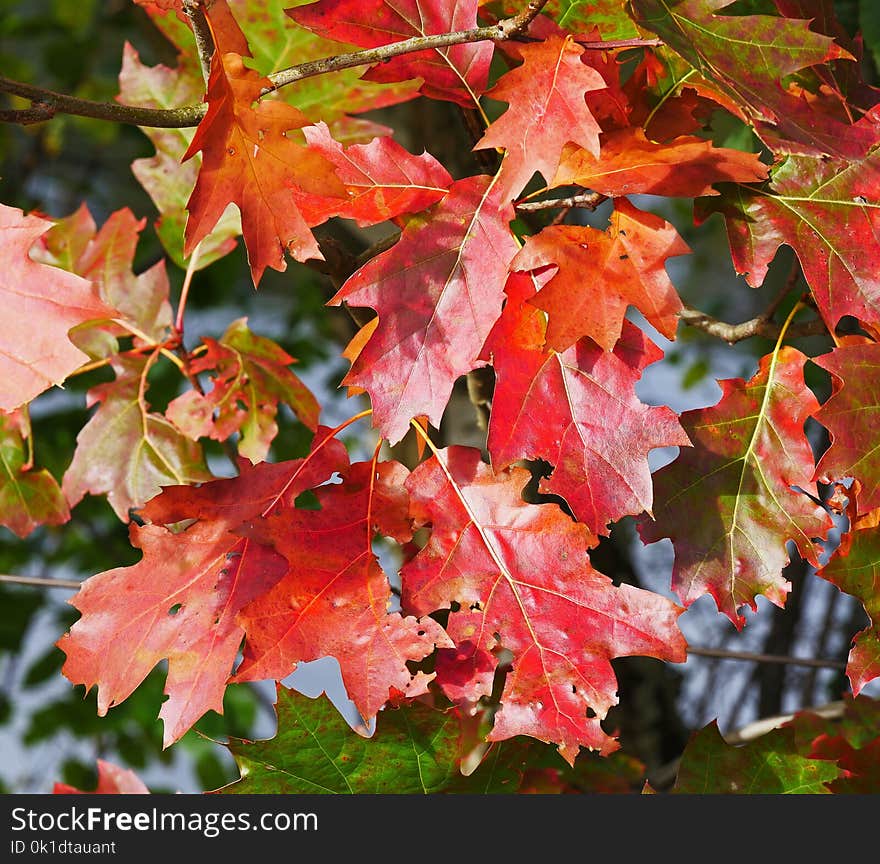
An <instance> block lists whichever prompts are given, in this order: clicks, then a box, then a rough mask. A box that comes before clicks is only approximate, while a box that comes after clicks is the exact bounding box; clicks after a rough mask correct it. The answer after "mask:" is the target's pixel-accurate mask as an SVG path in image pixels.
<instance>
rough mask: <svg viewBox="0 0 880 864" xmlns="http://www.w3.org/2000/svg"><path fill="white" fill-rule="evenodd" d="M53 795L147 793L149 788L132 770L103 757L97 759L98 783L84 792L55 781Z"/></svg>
mask: <svg viewBox="0 0 880 864" xmlns="http://www.w3.org/2000/svg"><path fill="white" fill-rule="evenodd" d="M52 794H53V795H149V794H150V790H149V789H148V788H147V787H146V785H145V784H144V781H143V780H141V778H140V777H138V776H137V774H135V773H134V771H129V770H128V769H127V768H120V767H119V766H118V765H114V764H113V763H112V762H107V761H106V760H105V759H98V785H97V786H96V787H95V788H94V789H93V790H92V791H91V792H84V791H83V790H82V789H77V788H76V787H75V786H69V785H68V784H67V783H56V784H55V786H54V788H53V789H52Z"/></svg>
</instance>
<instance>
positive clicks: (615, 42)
mask: <svg viewBox="0 0 880 864" xmlns="http://www.w3.org/2000/svg"><path fill="white" fill-rule="evenodd" d="M574 41H575V42H577V44H578V45H580V46H581V48H583V49H584V50H586V51H618V50H620V49H622V48H659V47H660V46H661V45H665V44H666V43H665V42H664V41H663V40H662V39H609V40H608V41H607V42H602V41H600V42H588V41H587V40H583V41H581V40H580V39H575V40H574Z"/></svg>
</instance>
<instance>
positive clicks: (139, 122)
mask: <svg viewBox="0 0 880 864" xmlns="http://www.w3.org/2000/svg"><path fill="white" fill-rule="evenodd" d="M0 93H11V94H12V95H13V96H21V97H22V98H23V99H30V100H31V101H32V102H33V103H35V105H36V104H40V105H42V106H45V109H46V110H47V112H48V111H51V114H50V115H49V117H46V118H45V119H50V117H51V116H52V115H54V114H74V115H76V116H77V117H92V118H94V119H96V120H110V121H113V122H115V123H131V124H133V125H135V126H153V127H157V128H161V129H182V128H184V127H187V126H198V125H199V121H200V120H201V119H202V117H204V116H205V112H206V111H207V110H208V106H207V105H188V106H186V107H185V108H139V107H137V106H135V105H122V104H120V103H118V102H93V101H92V100H91V99H80V98H78V97H77V96H68V95H67V94H65V93H56V92H55V91H54V90H46V89H44V88H43V87H35V86H34V85H33V84H25V83H23V82H21V81H13V80H12V79H11V78H6V77H5V76H2V75H0ZM29 122H32V123H33V122H36V121H35V120H30V121H29Z"/></svg>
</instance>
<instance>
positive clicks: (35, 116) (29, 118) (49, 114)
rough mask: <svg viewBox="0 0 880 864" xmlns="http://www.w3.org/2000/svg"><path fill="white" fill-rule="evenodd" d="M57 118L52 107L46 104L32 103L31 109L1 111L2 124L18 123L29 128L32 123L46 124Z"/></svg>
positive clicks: (0, 119) (0, 121)
mask: <svg viewBox="0 0 880 864" xmlns="http://www.w3.org/2000/svg"><path fill="white" fill-rule="evenodd" d="M54 116H55V111H54V110H53V108H52V106H51V105H46V104H45V103H44V102H32V103H31V107H30V108H13V109H10V110H8V111H0V123H17V124H18V125H19V126H29V125H30V124H31V123H44V122H45V121H46V120H51V119H52V118H53V117H54Z"/></svg>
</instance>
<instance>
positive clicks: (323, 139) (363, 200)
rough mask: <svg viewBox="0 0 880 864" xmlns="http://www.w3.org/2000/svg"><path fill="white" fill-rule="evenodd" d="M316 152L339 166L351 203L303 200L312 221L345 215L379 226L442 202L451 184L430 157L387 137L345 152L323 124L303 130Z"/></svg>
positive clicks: (321, 198)
mask: <svg viewBox="0 0 880 864" xmlns="http://www.w3.org/2000/svg"><path fill="white" fill-rule="evenodd" d="M303 132H304V134H305V137H306V141H308V143H309V146H310V147H311V149H312V150H314V151H315V152H317V153H321V154H322V155H323V156H325V157H326V158H327V159H328V160H329V161H330V162H332V163H333V164H334V165H335V166H336V173H337V175H338V177H339V179H340V180H341V181H342V183H343V185H344V186H345V188H346V190H347V192H348V198H347V199H342V198H338V197H328V196H321V197H318V196H302V199H301V200H302V201H303V203H304V204H305V206H307V207H308V212H309V213H310V214H311V216H312V218H313V219H317V218H318V217H319V216H320V217H321V218H322V219H329V218H330V217H331V216H343V217H345V218H346V219H354V220H355V221H356V222H357V224H358V225H360V226H361V227H365V226H367V225H376V224H378V223H379V222H385V221H386V220H388V219H394V218H395V217H396V216H400V215H401V214H403V213H416V212H418V211H419V210H424V209H425V208H427V207H430V206H431V205H432V204H434V203H435V202H437V201H439V200H440V199H441V198H442V197H443V196H444V195H445V194H446V193H447V191H448V190H449V187H450V186H451V185H452V177H450V176H449V172H448V171H447V170H446V169H445V168H444V167H443V166H442V165H441V164H440V163H439V162H438V161H437V160H436V159H435V158H434V157H433V156H431V154H430V153H423V154H422V155H421V156H413V155H412V154H411V153H410V152H409V151H408V150H405V149H404V148H403V147H401V146H400V144H398V143H397V142H396V141H395V140H394V139H393V138H389V137H388V136H384V137H380V138H374V139H373V140H372V141H371V142H370V143H369V144H353V145H352V146H350V147H345V148H343V146H342V145H341V144H340V143H339V142H338V141H335V140H334V139H333V138H332V136H331V135H330V130H329V129H328V128H327V125H326V124H325V123H317V124H316V125H314V126H308V127H307V128H306V129H304V130H303Z"/></svg>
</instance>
